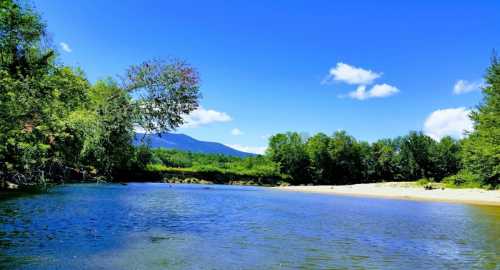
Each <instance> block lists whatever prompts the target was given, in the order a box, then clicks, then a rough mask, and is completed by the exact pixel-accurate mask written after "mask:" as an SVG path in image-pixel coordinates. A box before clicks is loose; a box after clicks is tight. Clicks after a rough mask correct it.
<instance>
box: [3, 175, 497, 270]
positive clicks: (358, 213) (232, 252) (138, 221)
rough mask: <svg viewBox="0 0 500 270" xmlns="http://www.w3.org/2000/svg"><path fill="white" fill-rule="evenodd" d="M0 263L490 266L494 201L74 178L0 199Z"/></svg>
mask: <svg viewBox="0 0 500 270" xmlns="http://www.w3.org/2000/svg"><path fill="white" fill-rule="evenodd" d="M0 226H1V227H0V269H474V268H475V269H500V255H499V254H500V207H477V206H469V205H461V204H448V203H436V202H415V201H404V200H385V199H373V198H359V197H348V196H332V195H318V194H305V193H293V192H284V191H276V190H272V189H268V188H255V187H238V186H203V185H174V186H172V187H170V186H169V185H167V184H129V185H127V186H123V185H118V184H105V185H94V184H79V185H66V186H59V187H56V188H54V189H52V190H51V191H50V192H48V193H47V194H40V195H34V196H29V197H20V198H15V199H9V200H3V201H0Z"/></svg>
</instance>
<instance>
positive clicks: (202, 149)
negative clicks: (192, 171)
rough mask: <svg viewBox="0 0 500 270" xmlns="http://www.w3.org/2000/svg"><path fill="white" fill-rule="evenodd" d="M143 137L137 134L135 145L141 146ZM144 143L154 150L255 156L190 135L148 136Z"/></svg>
mask: <svg viewBox="0 0 500 270" xmlns="http://www.w3.org/2000/svg"><path fill="white" fill-rule="evenodd" d="M143 136H144V134H143V133H136V134H135V138H134V145H139V144H141V139H142V137H143ZM144 142H146V143H147V144H148V145H149V146H150V147H152V148H169V149H177V150H182V151H190V152H198V153H206V154H223V155H228V156H234V157H249V156H255V154H252V153H246V152H242V151H238V150H236V149H233V148H231V147H229V146H225V145H223V144H221V143H216V142H204V141H199V140H196V139H194V138H192V137H189V136H188V135H184V134H178V133H162V134H161V136H160V135H158V134H148V135H146V137H145V138H144Z"/></svg>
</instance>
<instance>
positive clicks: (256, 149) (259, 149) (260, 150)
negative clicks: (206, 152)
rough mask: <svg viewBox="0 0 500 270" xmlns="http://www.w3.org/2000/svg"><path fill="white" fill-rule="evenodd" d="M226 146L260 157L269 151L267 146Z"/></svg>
mask: <svg viewBox="0 0 500 270" xmlns="http://www.w3.org/2000/svg"><path fill="white" fill-rule="evenodd" d="M226 146H229V147H231V148H234V149H236V150H239V151H243V152H247V153H254V154H259V155H263V154H264V153H265V152H266V149H267V146H244V145H241V144H226Z"/></svg>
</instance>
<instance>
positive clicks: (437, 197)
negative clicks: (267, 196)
mask: <svg viewBox="0 0 500 270" xmlns="http://www.w3.org/2000/svg"><path fill="white" fill-rule="evenodd" d="M274 188H275V189H278V190H282V191H289V192H306V193H319V194H328V195H343V196H356V197H372V198H385V199H399V200H413V201H437V202H448V203H461V204H473V205H489V206H500V190H484V189H451V188H447V189H433V190H425V189H424V188H423V187H418V186H416V185H415V184H414V183H412V182H385V183H370V184H355V185H339V186H287V187H274Z"/></svg>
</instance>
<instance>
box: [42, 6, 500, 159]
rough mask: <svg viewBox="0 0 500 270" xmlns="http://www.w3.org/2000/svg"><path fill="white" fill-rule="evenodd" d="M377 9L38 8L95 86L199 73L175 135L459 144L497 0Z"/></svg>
mask: <svg viewBox="0 0 500 270" xmlns="http://www.w3.org/2000/svg"><path fill="white" fill-rule="evenodd" d="M381 2H382V1H348V2H347V3H346V2H340V1H314V2H313V1H205V2H201V1H120V3H121V4H120V5H117V4H116V3H117V2H116V1H83V0H81V1H77V0H75V1H71V4H69V2H68V1H62V0H51V1H35V2H34V4H35V6H36V8H37V9H38V10H39V11H40V12H41V13H42V16H43V18H44V19H45V20H46V22H47V24H48V29H49V32H50V33H51V38H52V42H53V43H54V45H55V46H58V49H59V53H60V56H61V61H62V62H63V63H65V64H68V65H73V66H79V67H81V68H82V69H83V70H84V71H85V72H86V74H87V76H88V78H89V80H90V81H92V82H94V81H95V80H97V79H99V78H104V77H106V76H117V75H120V74H123V72H124V70H125V69H126V67H127V66H129V65H131V64H137V63H140V62H141V61H143V60H147V59H151V58H167V57H178V58H182V59H185V60H187V61H188V62H189V63H190V64H192V65H193V66H195V67H196V68H197V69H198V71H199V72H200V75H201V79H202V85H201V91H202V93H203V99H202V101H201V104H202V109H201V110H199V111H197V112H195V113H194V114H193V115H192V116H190V117H189V119H190V124H189V125H188V126H187V127H183V128H181V129H179V130H178V132H182V133H186V134H188V135H191V136H193V137H195V138H197V139H202V140H209V141H217V142H222V143H224V144H228V145H233V146H236V147H238V148H240V149H243V150H249V151H262V149H263V147H264V146H265V145H266V144H267V139H266V136H268V135H271V134H275V133H278V132H285V131H299V132H305V133H309V134H314V133H316V132H324V133H327V134H332V133H333V132H335V131H337V130H346V131H347V132H348V133H349V134H351V135H353V136H355V137H356V138H358V139H361V140H367V141H375V140H377V139H379V138H386V137H395V136H398V135H404V134H406V133H407V132H408V131H410V130H424V131H425V132H426V133H428V134H429V135H431V136H433V137H435V138H439V137H441V136H443V135H446V134H451V135H454V136H456V137H458V136H460V134H461V131H462V130H463V129H470V122H469V121H468V119H467V117H465V115H466V113H467V112H468V110H470V109H471V108H473V107H474V106H475V105H476V104H477V103H478V102H479V101H480V100H481V94H480V92H479V91H478V90H477V89H478V88H479V86H480V85H481V84H482V81H481V79H482V76H483V75H484V73H485V69H486V67H487V66H488V64H489V58H490V55H491V52H492V50H493V49H494V48H496V49H500V35H499V33H500V23H499V19H498V14H499V13H498V12H499V10H500V1H439V3H436V2H438V1H384V2H383V3H381ZM355 91H357V92H355Z"/></svg>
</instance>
